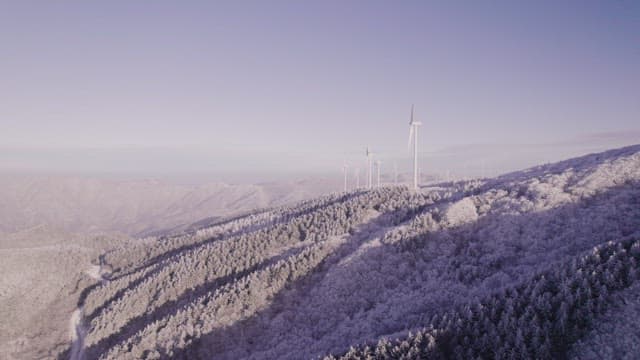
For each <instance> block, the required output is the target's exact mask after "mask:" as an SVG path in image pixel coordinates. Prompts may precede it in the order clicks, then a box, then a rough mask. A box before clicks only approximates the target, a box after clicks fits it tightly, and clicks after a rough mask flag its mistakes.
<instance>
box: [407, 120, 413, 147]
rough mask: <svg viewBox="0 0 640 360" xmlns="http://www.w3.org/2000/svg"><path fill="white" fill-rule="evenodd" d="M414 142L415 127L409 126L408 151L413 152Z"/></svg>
mask: <svg viewBox="0 0 640 360" xmlns="http://www.w3.org/2000/svg"><path fill="white" fill-rule="evenodd" d="M412 140H413V125H411V126H409V142H408V143H407V150H411V142H412Z"/></svg>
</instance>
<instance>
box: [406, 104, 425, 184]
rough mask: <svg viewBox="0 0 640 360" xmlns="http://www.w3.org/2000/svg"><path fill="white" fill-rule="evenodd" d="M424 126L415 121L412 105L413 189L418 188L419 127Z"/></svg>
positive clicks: (410, 136) (410, 123)
mask: <svg viewBox="0 0 640 360" xmlns="http://www.w3.org/2000/svg"><path fill="white" fill-rule="evenodd" d="M420 125H422V123H421V122H420V121H415V120H414V119H413V104H411V120H410V121H409V144H408V147H409V149H411V141H412V140H413V188H414V189H417V188H418V127H419V126H420Z"/></svg>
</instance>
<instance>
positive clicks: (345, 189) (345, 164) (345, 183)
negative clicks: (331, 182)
mask: <svg viewBox="0 0 640 360" xmlns="http://www.w3.org/2000/svg"><path fill="white" fill-rule="evenodd" d="M347 170H349V165H347V162H346V161H345V162H344V164H343V165H342V172H344V191H345V192H346V191H347Z"/></svg>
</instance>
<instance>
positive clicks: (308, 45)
mask: <svg viewBox="0 0 640 360" xmlns="http://www.w3.org/2000/svg"><path fill="white" fill-rule="evenodd" d="M0 45H1V46H0V127H1V129H0V130H1V132H0V170H1V169H27V170H28V169H32V170H33V169H35V170H60V171H67V170H69V171H72V170H77V171H98V170H100V171H135V170H139V171H168V172H170V171H220V172H224V171H231V172H232V171H253V170H271V171H284V170H286V169H289V170H290V171H296V170H300V171H309V170H312V169H313V170H318V171H332V170H339V169H340V167H341V165H342V161H343V158H346V159H348V160H349V161H350V162H352V163H353V162H356V160H357V162H360V161H361V160H362V159H363V158H364V154H363V151H364V147H365V146H366V145H367V144H369V145H371V146H372V148H373V149H374V151H377V152H378V153H379V154H380V157H381V158H382V159H385V160H387V161H388V162H390V161H391V160H390V159H392V158H394V159H395V158H405V159H407V160H408V156H407V151H406V141H407V137H408V125H407V122H408V116H409V108H410V105H411V103H415V104H416V105H415V106H416V116H417V118H418V119H419V120H421V121H422V122H423V124H424V126H423V127H422V129H421V131H422V133H421V142H422V144H423V147H422V151H423V152H424V155H425V156H424V159H425V162H424V164H423V166H424V167H425V169H429V168H439V169H443V168H446V167H447V166H448V165H447V164H449V163H450V166H451V167H452V168H461V167H468V166H473V165H464V164H463V165H461V164H460V159H466V157H467V156H468V159H471V160H469V161H472V162H474V163H477V161H478V159H479V157H478V149H484V150H485V151H487V152H486V154H485V155H482V156H481V157H482V159H483V161H489V162H490V163H492V162H496V163H497V161H498V160H496V159H497V158H496V156H497V155H500V156H502V157H503V158H505V157H507V158H508V161H509V162H512V163H513V165H508V166H507V165H501V166H503V167H505V166H506V167H509V166H518V165H520V164H522V165H526V164H527V161H529V162H531V161H533V160H532V159H533V158H532V157H531V154H529V155H527V156H528V157H527V156H525V155H522V154H521V153H520V152H519V151H525V152H526V149H535V150H533V152H534V153H536V154H538V155H536V156H537V157H536V156H534V158H535V160H536V161H539V160H541V159H542V158H548V160H554V159H555V158H557V157H563V156H565V155H567V154H573V153H576V154H577V153H579V152H581V151H583V150H591V149H592V148H593V149H596V148H598V147H606V146H619V145H624V144H630V143H637V142H640V2H639V1H598V2H592V1H530V2H528V4H525V2H524V1H468V2H462V1H437V2H436V1H316V2H310V1H296V2H294V1H291V2H280V1H255V2H249V1H229V2H220V1H157V0H153V1H152V0H149V1H132V0H126V1H113V0H110V1H86V0H83V1H50V0H42V1H29V0H15V1H1V0H0ZM603 139H604V140H603ZM567 147H569V148H570V150H567V149H568V148H567ZM560 148H562V149H564V150H559V149H560ZM514 149H518V151H516V150H514ZM523 149H525V150H523ZM563 151H564V152H563ZM451 153H456V154H457V155H456V156H457V157H453V158H447V156H449V155H447V154H451ZM430 158H431V159H433V163H429V159H430ZM447 159H449V160H447ZM453 162H455V164H454V163H453ZM436 163H437V164H439V165H436ZM407 164H408V162H407ZM401 165H402V166H404V164H403V163H402V162H401Z"/></svg>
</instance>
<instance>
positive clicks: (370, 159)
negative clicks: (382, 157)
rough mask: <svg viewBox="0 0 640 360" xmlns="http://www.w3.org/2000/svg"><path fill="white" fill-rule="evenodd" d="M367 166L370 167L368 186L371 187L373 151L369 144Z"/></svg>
mask: <svg viewBox="0 0 640 360" xmlns="http://www.w3.org/2000/svg"><path fill="white" fill-rule="evenodd" d="M367 166H368V167H369V173H368V177H369V179H368V180H367V187H368V188H369V189H371V187H373V153H372V152H371V150H369V147H368V146H367Z"/></svg>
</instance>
